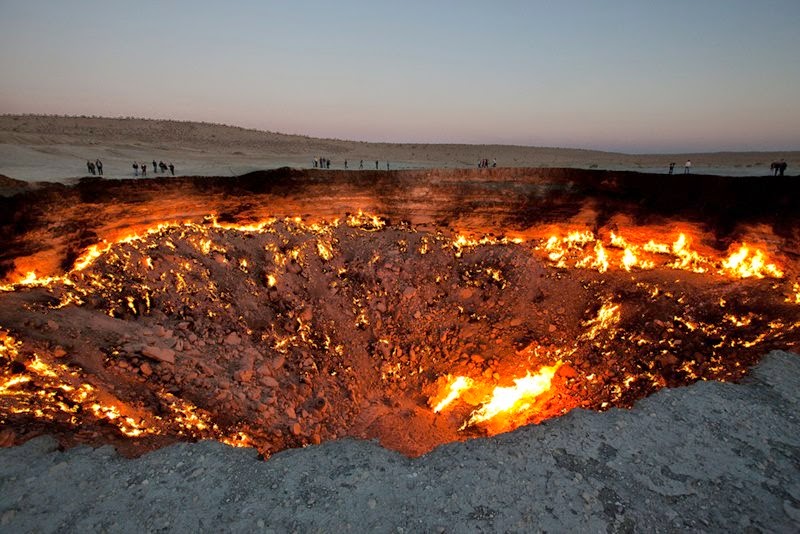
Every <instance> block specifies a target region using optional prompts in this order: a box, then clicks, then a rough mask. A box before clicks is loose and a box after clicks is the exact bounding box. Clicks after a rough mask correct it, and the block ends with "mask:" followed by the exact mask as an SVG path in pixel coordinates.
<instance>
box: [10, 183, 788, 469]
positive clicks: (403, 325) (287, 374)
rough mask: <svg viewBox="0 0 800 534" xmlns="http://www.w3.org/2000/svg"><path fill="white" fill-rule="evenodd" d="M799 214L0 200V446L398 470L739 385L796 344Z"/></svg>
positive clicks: (529, 187)
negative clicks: (348, 446) (652, 402)
mask: <svg viewBox="0 0 800 534" xmlns="http://www.w3.org/2000/svg"><path fill="white" fill-rule="evenodd" d="M765 185H766V187H765ZM689 186H691V188H690V187H689ZM712 193H713V194H712ZM795 193H796V185H794V184H793V183H791V182H789V181H785V180H779V179H758V180H756V179H733V178H721V177H691V178H686V177H665V176H647V175H637V174H630V173H606V172H590V171H585V172H584V171H575V170H535V171H518V170H515V171H510V170H502V169H501V170H492V171H489V170H485V171H448V172H434V171H425V172H422V171H420V172H399V173H372V172H364V173H360V172H359V173H342V172H301V171H292V170H288V169H285V170H278V171H273V172H263V173H253V174H250V175H246V176H242V177H238V178H224V179H223V178H185V179H177V180H165V179H158V180H152V181H151V180H137V181H90V182H84V183H82V184H79V185H77V186H75V187H72V188H70V187H63V186H52V187H48V188H45V189H42V190H39V191H35V192H29V193H26V194H24V195H17V196H14V197H11V198H8V199H5V200H4V202H5V203H6V206H5V207H6V208H7V209H5V210H4V211H3V213H4V215H3V217H4V219H3V242H4V244H6V245H7V246H5V247H4V248H3V250H4V252H3V254H4V256H3V261H4V262H5V265H6V278H7V280H8V282H9V283H7V284H6V285H5V286H4V293H3V294H1V295H0V300H2V306H0V309H2V312H0V327H2V328H3V332H4V337H3V343H2V346H0V352H2V354H0V356H2V364H3V368H2V372H3V375H2V385H0V415H1V416H2V417H3V422H4V424H5V425H6V428H7V429H9V432H10V433H7V434H6V435H5V437H4V439H5V441H6V442H10V443H14V442H19V441H24V440H25V439H27V438H29V437H31V436H33V435H36V434H38V433H42V432H50V433H55V434H56V435H57V436H59V438H60V439H62V441H63V442H65V443H68V444H69V443H75V442H92V443H100V442H113V443H115V444H117V445H118V446H119V447H120V448H121V449H122V450H124V451H126V452H128V453H130V454H138V453H140V452H142V451H144V450H149V449H151V448H154V447H158V446H161V445H163V444H165V443H169V442H171V441H174V440H187V439H188V440H193V439H198V438H206V437H209V438H215V439H219V440H221V441H225V442H226V443H231V444H237V445H254V446H256V447H258V448H259V450H260V451H261V452H262V453H263V454H271V453H272V452H275V451H276V450H281V449H284V448H287V447H296V446H302V445H305V444H308V443H318V442H320V441H323V440H329V439H335V438H338V437H342V436H356V437H365V438H378V439H380V440H381V442H382V443H383V444H384V445H386V446H388V447H392V448H395V449H398V450H401V451H403V452H405V453H407V454H419V453H422V452H425V451H427V450H430V449H431V448H432V447H434V446H436V445H438V444H440V443H444V442H447V441H452V440H457V439H464V438H465V437H470V436H475V435H484V434H487V433H488V434H493V433H497V432H502V431H505V430H508V429H511V428H514V427H516V426H519V425H521V424H525V423H529V422H537V421H540V420H542V419H545V418H548V417H553V416H557V415H560V414H563V413H565V412H567V411H569V410H570V409H572V408H574V407H578V406H580V407H585V408H591V409H600V410H602V409H606V408H609V407H611V406H630V405H631V404H632V403H633V402H634V401H635V400H637V399H639V398H642V397H643V396H646V395H648V394H649V393H651V392H653V391H655V390H657V389H660V388H662V387H665V386H676V385H681V384H686V383H690V382H692V381H694V380H697V379H722V380H730V379H737V378H739V377H741V376H742V375H743V374H744V373H745V371H746V369H747V367H748V366H749V365H751V364H752V363H753V362H755V361H756V360H757V359H758V358H759V357H760V355H762V354H764V353H766V352H767V351H768V350H770V349H773V348H792V347H794V346H795V344H796V343H797V341H798V328H799V327H800V288H798V285H797V266H796V263H795V261H796V258H797V253H796V251H797V246H796V245H797V242H798V239H797V234H796V232H797V230H796V228H797V225H796V224H795V223H796V222H797V220H796V219H797V214H796V213H795V211H794V210H793V209H792V205H791V202H792V201H793V200H794V199H796V198H797V196H796V195H795ZM362 209H364V210H368V211H370V212H372V213H374V214H375V215H364V214H363V213H361V211H360V210H362ZM348 214H349V215H348ZM211 215H213V216H211ZM29 271H35V273H34V274H32V275H31V274H28V272H29ZM13 282H16V283H13Z"/></svg>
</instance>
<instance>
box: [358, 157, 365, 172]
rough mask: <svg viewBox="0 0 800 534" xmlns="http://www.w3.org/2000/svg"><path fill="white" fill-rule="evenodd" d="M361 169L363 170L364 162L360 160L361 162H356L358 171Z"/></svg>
mask: <svg viewBox="0 0 800 534" xmlns="http://www.w3.org/2000/svg"><path fill="white" fill-rule="evenodd" d="M363 169H364V160H363V159H362V160H361V161H359V162H358V170H363Z"/></svg>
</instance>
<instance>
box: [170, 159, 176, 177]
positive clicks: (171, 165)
mask: <svg viewBox="0 0 800 534" xmlns="http://www.w3.org/2000/svg"><path fill="white" fill-rule="evenodd" d="M169 173H170V174H171V175H172V176H175V165H173V164H172V162H170V164H169Z"/></svg>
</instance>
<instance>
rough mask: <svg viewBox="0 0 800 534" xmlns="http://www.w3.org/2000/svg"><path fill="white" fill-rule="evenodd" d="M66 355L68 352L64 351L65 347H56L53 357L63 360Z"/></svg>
mask: <svg viewBox="0 0 800 534" xmlns="http://www.w3.org/2000/svg"><path fill="white" fill-rule="evenodd" d="M66 355H67V351H66V350H64V347H56V348H55V350H54V351H53V356H55V357H56V358H63V357H64V356H66Z"/></svg>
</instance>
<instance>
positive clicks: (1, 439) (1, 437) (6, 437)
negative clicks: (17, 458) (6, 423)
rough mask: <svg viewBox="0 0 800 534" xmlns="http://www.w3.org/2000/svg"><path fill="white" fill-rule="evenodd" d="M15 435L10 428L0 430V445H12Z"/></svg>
mask: <svg viewBox="0 0 800 534" xmlns="http://www.w3.org/2000/svg"><path fill="white" fill-rule="evenodd" d="M16 437H17V435H16V434H15V433H14V431H13V430H11V429H10V428H6V429H5V430H3V431H2V432H0V447H11V446H12V445H14V440H15V439H16Z"/></svg>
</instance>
